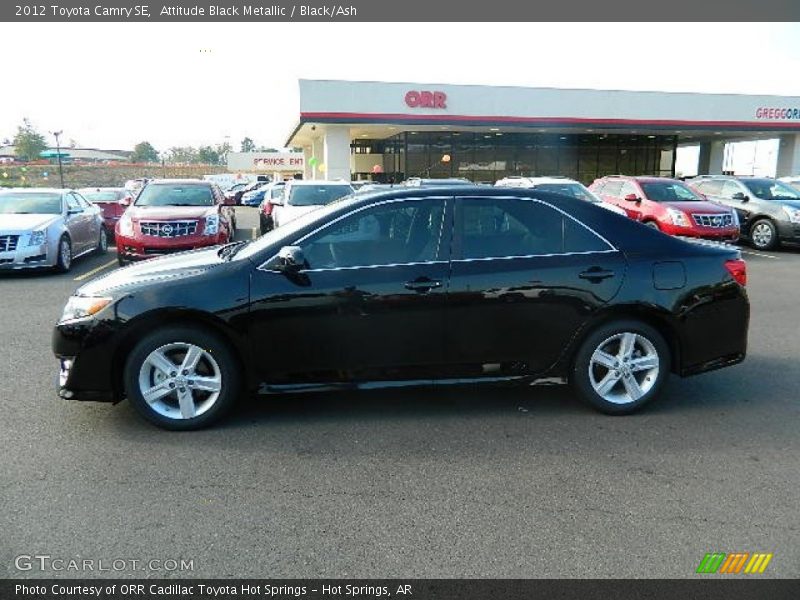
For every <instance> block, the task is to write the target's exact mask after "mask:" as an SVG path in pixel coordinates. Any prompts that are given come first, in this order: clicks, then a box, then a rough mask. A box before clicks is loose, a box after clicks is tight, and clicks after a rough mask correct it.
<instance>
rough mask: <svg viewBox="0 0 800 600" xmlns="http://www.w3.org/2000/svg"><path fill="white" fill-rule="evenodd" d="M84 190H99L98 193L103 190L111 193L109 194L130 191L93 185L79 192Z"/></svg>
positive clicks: (122, 188)
mask: <svg viewBox="0 0 800 600" xmlns="http://www.w3.org/2000/svg"><path fill="white" fill-rule="evenodd" d="M83 190H98V191H100V190H102V191H109V192H110V191H114V192H127V191H128V190H126V189H125V188H124V187H111V186H93V185H87V186H86V187H82V188H80V189H79V190H78V191H83Z"/></svg>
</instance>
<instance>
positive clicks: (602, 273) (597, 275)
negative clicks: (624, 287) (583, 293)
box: [578, 267, 614, 283]
mask: <svg viewBox="0 0 800 600" xmlns="http://www.w3.org/2000/svg"><path fill="white" fill-rule="evenodd" d="M578 277H580V278H581V279H587V280H589V281H590V282H591V283H600V282H601V281H603V279H608V278H609V277H614V271H608V270H606V269H602V268H600V267H592V268H591V269H587V270H586V271H584V272H583V273H580V274H579V275H578Z"/></svg>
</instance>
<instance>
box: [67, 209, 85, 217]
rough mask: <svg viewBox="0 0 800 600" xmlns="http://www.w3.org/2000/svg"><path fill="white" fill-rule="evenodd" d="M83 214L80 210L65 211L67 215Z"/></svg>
mask: <svg viewBox="0 0 800 600" xmlns="http://www.w3.org/2000/svg"><path fill="white" fill-rule="evenodd" d="M82 212H83V209H82V208H69V209H67V214H68V215H79V214H81V213H82Z"/></svg>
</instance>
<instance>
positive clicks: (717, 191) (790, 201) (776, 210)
mask: <svg viewBox="0 0 800 600" xmlns="http://www.w3.org/2000/svg"><path fill="white" fill-rule="evenodd" d="M688 183H689V185H690V186H692V187H693V188H694V189H695V190H697V191H698V192H700V193H701V194H703V195H705V196H706V197H707V198H708V199H709V200H713V201H714V202H718V203H720V204H724V205H725V206H730V207H731V208H733V209H735V210H736V213H737V214H738V216H739V222H740V224H741V236H742V237H744V238H746V239H748V240H749V241H750V243H751V244H753V246H754V247H755V248H757V249H759V250H771V249H773V248H777V247H778V246H779V245H780V244H781V242H791V243H795V244H797V243H800V192H799V191H797V190H796V189H795V188H793V187H792V186H790V185H788V184H786V183H783V182H782V181H778V180H776V179H771V178H768V177H730V176H726V175H712V176H708V175H704V176H701V177H698V178H696V179H692V180H691V181H689V182H688Z"/></svg>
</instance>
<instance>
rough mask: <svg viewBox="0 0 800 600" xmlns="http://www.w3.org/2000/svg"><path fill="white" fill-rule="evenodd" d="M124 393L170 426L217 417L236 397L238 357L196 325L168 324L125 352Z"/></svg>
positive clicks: (147, 413)
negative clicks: (173, 325) (127, 354)
mask: <svg viewBox="0 0 800 600" xmlns="http://www.w3.org/2000/svg"><path fill="white" fill-rule="evenodd" d="M124 385H125V392H126V394H127V396H128V399H129V400H130V401H131V403H132V404H133V407H134V408H135V409H136V410H137V412H139V414H141V415H142V416H143V417H144V418H145V419H147V420H148V421H150V422H151V423H154V424H155V425H158V426H159V427H163V428H164V429H172V430H190V429H199V428H201V427H205V426H207V425H210V424H211V423H213V422H215V421H217V420H219V419H220V418H221V417H222V416H223V415H224V414H225V413H226V412H227V411H228V410H230V408H231V406H233V404H234V402H235V401H236V398H237V397H238V395H239V389H240V378H239V370H238V369H237V368H236V361H235V359H234V356H233V354H232V353H231V351H230V349H229V348H228V346H227V344H225V342H224V341H222V340H221V339H220V338H218V337H217V336H216V335H214V334H212V333H210V332H208V331H205V330H203V329H199V328H195V327H184V326H180V327H166V328H164V329H161V330H159V331H156V332H153V333H151V334H150V335H148V336H146V337H145V338H144V339H143V340H142V341H141V342H139V343H138V344H137V345H136V347H135V348H134V349H133V351H132V352H131V353H130V355H129V356H128V360H127V361H126V364H125V372H124Z"/></svg>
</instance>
